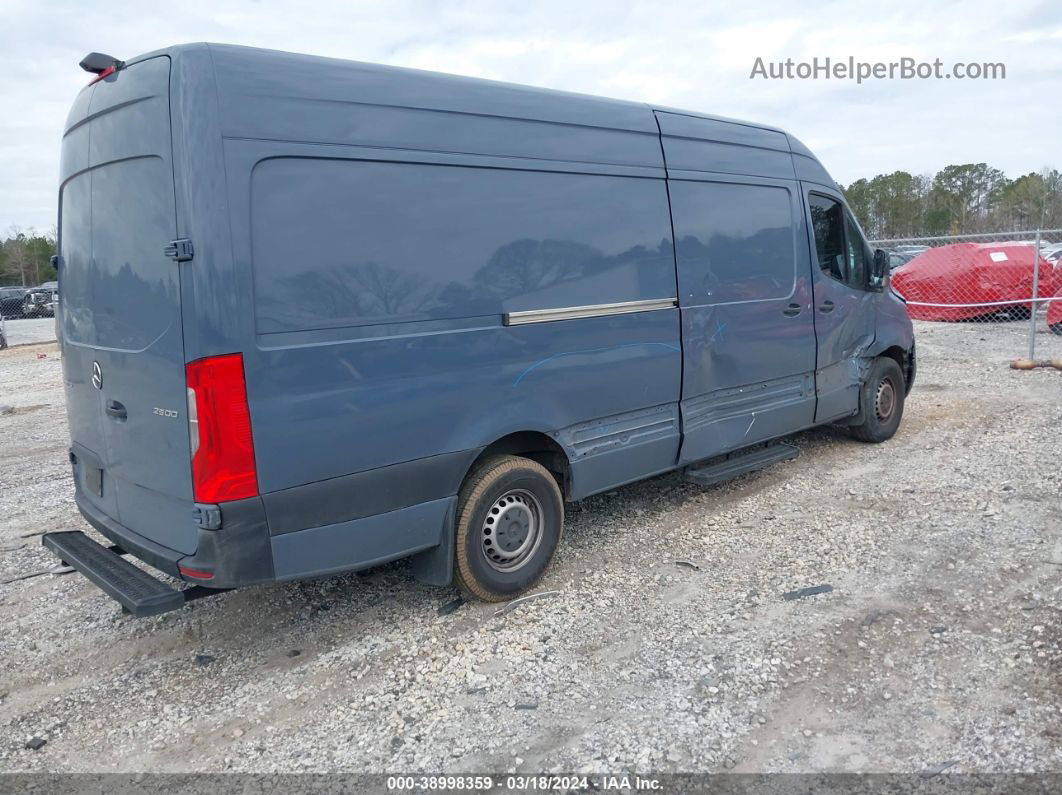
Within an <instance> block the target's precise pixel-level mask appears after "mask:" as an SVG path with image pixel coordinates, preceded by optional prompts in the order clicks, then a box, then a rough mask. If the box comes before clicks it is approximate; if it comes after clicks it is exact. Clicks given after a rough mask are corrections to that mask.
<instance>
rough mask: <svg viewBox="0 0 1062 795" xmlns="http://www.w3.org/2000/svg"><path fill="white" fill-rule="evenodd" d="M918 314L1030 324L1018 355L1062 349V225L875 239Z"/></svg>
mask: <svg viewBox="0 0 1062 795" xmlns="http://www.w3.org/2000/svg"><path fill="white" fill-rule="evenodd" d="M871 245H872V246H874V247H875V248H881V249H885V250H886V251H887V252H889V257H890V270H891V277H890V281H891V286H892V289H893V290H894V291H895V292H896V293H897V294H898V295H900V296H901V297H902V298H903V299H904V300H905V301H906V302H907V312H908V314H909V315H910V316H911V318H912V319H913V320H920V321H927V322H931V323H989V324H1000V325H1002V324H1007V325H1008V326H1009V327H1011V328H1013V324H1015V323H1024V324H1025V327H1024V329H1025V331H1024V334H1023V336H1024V340H1023V342H1024V344H1023V345H1021V346H1018V345H1015V348H1016V349H1015V350H1014V351H1013V356H1014V357H1015V358H1026V357H1027V358H1028V359H1035V358H1036V357H1037V355H1038V351H1039V353H1040V354H1044V355H1048V356H1052V355H1053V356H1059V355H1062V229H1044V230H1038V231H1035V232H997V233H988V234H971V235H949V236H944V237H919V238H896V239H886V240H874V241H871Z"/></svg>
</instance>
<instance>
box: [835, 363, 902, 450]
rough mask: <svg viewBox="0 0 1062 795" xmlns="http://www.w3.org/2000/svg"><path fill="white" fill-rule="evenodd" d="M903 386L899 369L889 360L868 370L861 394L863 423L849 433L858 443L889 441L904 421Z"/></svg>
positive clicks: (855, 426)
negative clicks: (901, 421)
mask: <svg viewBox="0 0 1062 795" xmlns="http://www.w3.org/2000/svg"><path fill="white" fill-rule="evenodd" d="M904 391H905V384H904V378H903V372H902V371H901V370H900V365H898V364H897V363H896V361H895V360H894V359H890V358H889V357H888V356H879V357H878V358H877V359H875V360H874V363H873V364H872V365H871V366H870V372H869V373H868V374H867V380H866V381H865V382H864V384H863V388H862V390H861V392H860V405H861V406H863V422H862V423H861V424H860V425H853V426H852V427H851V428H849V432H850V433H851V434H852V436H854V437H855V438H856V439H859V440H860V441H861V442H884V441H886V440H887V439H891V438H892V437H893V434H895V433H896V429H897V428H899V427H900V420H901V419H902V418H903V400H904Z"/></svg>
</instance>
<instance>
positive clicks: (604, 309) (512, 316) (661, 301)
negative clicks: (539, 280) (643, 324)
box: [505, 298, 678, 326]
mask: <svg viewBox="0 0 1062 795" xmlns="http://www.w3.org/2000/svg"><path fill="white" fill-rule="evenodd" d="M675 306H678V299H677V298H650V299H649V300H647V301H624V302H622V303H618V304H593V305H591V306H565V307H560V308H559V309H528V310H525V311H522V312H506V313H505V325H507V326H521V325H524V324H525V323H549V322H550V321H552V320H576V319H578V318H584V317H605V316H607V315H626V314H629V313H631V312H653V311H655V310H657V309H672V308H674V307H675Z"/></svg>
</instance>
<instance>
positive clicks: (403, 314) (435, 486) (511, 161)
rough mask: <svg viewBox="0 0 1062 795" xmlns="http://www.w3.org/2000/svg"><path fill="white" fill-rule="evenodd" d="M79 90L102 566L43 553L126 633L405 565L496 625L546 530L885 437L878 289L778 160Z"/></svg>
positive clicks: (782, 139) (460, 124) (388, 86)
mask: <svg viewBox="0 0 1062 795" xmlns="http://www.w3.org/2000/svg"><path fill="white" fill-rule="evenodd" d="M82 66H83V67H84V68H85V69H86V70H88V71H90V72H92V73H93V74H94V77H93V79H92V82H91V84H90V85H88V86H87V87H86V88H85V89H84V90H83V91H82V92H81V93H80V94H79V95H78V97H77V99H76V100H75V102H74V105H73V108H72V109H71V111H70V116H69V119H68V121H67V124H66V131H65V134H64V136H63V142H62V174H61V185H60V192H59V256H58V267H59V280H60V285H61V291H62V295H63V301H62V304H61V305H60V310H59V321H58V323H59V327H60V331H61V339H62V354H63V369H64V378H65V389H66V400H67V409H68V414H69V423H70V436H71V445H70V461H71V464H72V467H73V473H74V481H75V484H76V493H75V499H76V501H77V506H78V508H79V509H80V511H81V513H82V514H83V516H84V518H85V519H86V521H87V522H88V523H89V524H90V525H91V526H92V527H94V528H95V529H96V530H97V531H98V532H99V533H100V534H102V535H103V536H104V537H105V538H107V539H109V541H110V544H109V545H108V546H104V545H102V544H99V543H97V542H96V541H94V540H92V539H91V538H90V537H89V536H87V535H85V534H83V533H81V532H63V533H52V534H49V535H46V536H45V537H44V543H45V545H46V546H47V547H49V548H50V549H52V550H53V551H54V552H55V553H56V554H57V555H58V556H59V557H60V558H61V559H62V560H64V561H66V562H67V563H69V564H70V565H72V566H74V567H76V568H77V569H78V570H79V571H81V572H82V573H83V574H84V575H85V576H87V577H88V578H89V579H91V580H92V581H93V582H94V583H96V584H97V585H98V586H100V587H101V588H102V589H103V590H105V591H106V592H107V593H108V594H110V595H111V596H112V597H114V598H115V599H117V600H118V601H119V602H120V603H121V604H122V606H123V607H124V608H125V609H126V610H128V611H130V612H132V613H134V614H137V615H150V614H153V613H159V612H162V611H165V610H169V609H173V608H176V607H178V606H180V605H181V604H184V603H185V602H186V601H187V600H189V599H192V598H196V597H197V596H202V595H204V594H208V593H216V592H217V591H218V590H220V589H228V588H236V587H241V586H246V585H252V584H256V583H267V582H279V581H287V580H294V579H299V578H306V577H317V576H321V575H327V574H332V573H335V572H342V571H350V570H356V569H362V568H366V567H370V566H374V565H377V564H380V563H383V562H385V561H390V560H394V559H398V558H403V557H411V558H412V570H413V572H414V573H415V575H416V576H417V577H418V578H420V579H422V580H424V581H427V582H430V583H436V584H440V585H442V584H447V583H451V582H455V581H456V583H457V585H459V586H460V587H461V588H462V589H463V590H464V591H465V592H466V593H468V594H471V595H473V596H475V597H479V598H482V599H486V600H504V599H510V598H512V597H514V596H516V595H518V594H520V593H522V592H524V591H526V590H527V589H529V588H531V587H533V586H534V585H535V583H536V582H537V581H538V580H539V579H540V578H541V576H542V575H543V572H544V571H545V570H546V568H547V566H548V565H549V563H550V561H551V559H552V558H553V555H554V553H555V552H556V550H557V547H558V543H559V542H560V539H561V534H562V530H563V525H564V505H565V503H566V502H567V501H572V500H578V499H580V498H583V497H586V496H588V495H591V494H595V493H598V492H601V491H604V490H607V489H612V488H615V487H617V486H621V485H623V484H625V483H630V482H632V481H636V480H639V479H641V478H647V477H650V476H652V475H656V474H659V473H662V472H668V471H671V470H682V471H684V472H685V473H686V475H687V476H688V477H689V478H691V479H692V480H694V481H697V482H700V483H711V482H715V481H718V480H721V479H724V478H726V477H731V476H733V475H736V474H740V473H741V472H746V471H750V470H752V469H755V468H758V467H762V466H765V465H767V464H769V463H771V462H773V461H777V460H780V459H783V458H787V457H791V456H792V455H793V454H794V453H795V450H794V448H792V447H790V446H788V445H785V444H781V443H779V442H778V441H777V440H778V439H779V438H780V437H782V436H785V435H786V434H791V433H793V432H795V431H799V430H801V429H805V428H810V427H812V426H816V425H822V424H824V423H833V424H841V425H847V426H849V427H850V428H851V431H852V434H853V435H854V436H855V437H856V438H858V439H862V440H866V441H875V442H877V441H883V440H885V439H888V438H889V437H891V436H892V435H893V433H894V432H895V431H896V428H897V426H898V424H899V422H900V418H901V415H902V412H903V405H904V397H905V395H906V394H907V392H908V391H909V390H910V389H911V385H912V382H913V380H914V375H915V347H914V338H913V333H912V328H911V323H910V321H909V320H908V318H907V313H906V311H905V308H904V306H903V303H902V302H901V301H900V299H898V298H897V297H896V296H895V295H894V294H893V293H892V292H891V291H890V290H889V289H887V280H888V259H887V256H886V255H885V254H884V252H874V251H872V250H871V249H870V248H869V247H868V245H867V243H866V240H865V239H864V236H863V233H862V232H861V231H860V229H859V226H858V224H857V223H856V221H855V219H854V218H853V217H852V214H851V212H850V211H849V209H848V207H847V206H846V204H845V201H844V198H843V196H842V195H841V193H840V191H839V190H838V188H837V185H836V184H835V183H834V181H833V180H832V179H831V178H830V176H829V174H827V172H826V170H825V169H824V168H823V167H822V165H821V164H820V163H819V161H818V160H817V159H816V158H815V156H814V155H813V154H812V153H811V152H810V151H809V150H808V149H807V148H806V147H804V146H803V145H802V144H801V143H800V142H799V141H798V140H797V139H796V138H794V137H793V136H791V135H789V134H787V133H786V132H784V131H782V130H778V129H774V128H771V127H767V126H764V125H759V124H751V123H747V122H738V121H732V120H727V119H721V118H716V117H713V116H706V115H703V114H699V113H691V112H688V111H681V110H672V109H667V108H658V107H652V106H648V105H644V104H637V103H632V102H619V101H613V100H608V99H600V98H596V97H589V96H580V95H575V94H569V93H563V92H558V91H546V90H542V89H535V88H527V87H522V86H516V85H509V84H504V83H496V82H490V81H486V80H475V79H469V78H463V77H453V76H448V75H441V74H433V73H428V72H420V71H413V70H408V69H399V68H392V67H385V66H376V65H371V64H364V63H356V62H351V61H342V60H333V59H328V58H318V57H310V56H305V55H293V54H288V53H281V52H271V51H265V50H258V49H251V48H245V47H234V46H219V45H213V44H209V45H208V44H193V45H186V46H179V47H173V48H170V49H166V50H161V51H158V52H154V53H150V54H148V55H143V56H141V57H139V58H135V59H133V60H130V61H126V62H122V61H119V60H117V59H115V58H111V57H109V56H104V55H100V54H98V53H93V54H91V55H90V56H88V57H86V59H85V61H84V62H83V63H82ZM126 556H133V557H136V558H139V559H140V560H141V561H144V562H146V563H147V564H149V565H150V566H151V567H153V568H155V569H157V570H158V571H161V572H164V573H165V574H168V575H170V576H171V577H174V578H178V579H180V580H184V581H186V582H187V583H189V584H191V586H192V587H188V588H184V589H182V590H177V589H174V588H173V587H171V585H169V584H166V582H164V581H162V580H160V579H157V578H155V577H153V576H151V575H150V574H148V573H147V571H146V570H145V569H143V568H141V567H137V566H134V565H133V564H132V563H131V562H129V560H127V558H126Z"/></svg>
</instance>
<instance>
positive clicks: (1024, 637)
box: [0, 323, 1062, 773]
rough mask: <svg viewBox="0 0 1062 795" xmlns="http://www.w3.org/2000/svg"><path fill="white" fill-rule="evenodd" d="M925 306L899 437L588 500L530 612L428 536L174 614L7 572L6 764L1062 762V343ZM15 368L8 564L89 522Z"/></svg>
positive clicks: (533, 766)
mask: <svg viewBox="0 0 1062 795" xmlns="http://www.w3.org/2000/svg"><path fill="white" fill-rule="evenodd" d="M917 325H918V328H917V331H918V335H919V337H918V339H919V353H920V371H919V376H918V383H917V385H916V387H915V391H914V393H913V394H912V397H911V399H910V401H909V403H908V405H907V415H906V417H905V420H904V423H903V425H902V427H901V429H900V432H899V434H898V435H897V437H896V438H895V439H893V440H892V441H891V442H889V443H886V444H884V445H878V446H874V445H865V444H860V443H857V442H854V441H851V440H849V439H848V437H847V436H846V435H845V434H843V433H841V432H839V431H834V430H828V429H827V430H816V431H812V432H808V433H803V434H799V435H797V436H796V437H794V439H793V441H794V442H795V443H796V444H797V445H798V446H799V447H800V448H801V451H802V455H801V456H800V457H799V458H798V459H797V460H795V461H792V462H788V463H785V464H780V465H776V466H774V467H772V468H771V469H769V470H766V471H763V472H761V473H757V474H753V475H748V476H745V477H742V478H740V479H738V480H736V481H733V482H731V483H728V484H725V485H722V486H716V487H712V488H700V487H696V486H693V485H691V484H687V483H685V482H683V480H682V479H681V478H680V477H679V476H677V475H671V476H665V477H659V478H655V479H653V480H651V481H647V482H643V483H640V484H637V485H633V486H629V487H626V488H623V489H620V490H619V491H616V492H613V493H610V494H607V495H603V496H599V497H596V498H593V499H590V500H587V501H585V503H584V504H583V505H582V506H579V507H576V506H572V507H571V508H570V512H569V525H568V532H567V534H566V537H565V540H564V542H563V545H562V547H561V550H560V552H559V555H558V558H557V561H556V563H555V564H554V566H553V568H552V569H551V571H550V572H549V574H548V575H547V577H546V579H545V580H544V582H543V583H542V586H541V590H542V591H546V592H548V591H558V592H559V593H557V594H554V595H551V596H545V597H543V598H540V599H537V600H534V601H530V602H527V603H525V604H523V605H521V606H518V607H516V608H515V609H512V610H510V611H508V612H503V611H501V610H500V609H499V607H498V606H496V605H494V606H488V605H482V604H468V605H463V606H461V607H459V608H458V609H457V610H456V611H454V612H452V613H448V614H445V615H442V614H440V613H439V608H440V607H442V606H444V605H446V604H447V603H448V602H450V601H451V600H452V599H453V598H454V596H455V593H454V592H453V591H452V590H450V589H437V588H430V587H427V586H423V585H420V584H417V583H416V582H414V581H413V580H412V578H411V576H410V573H409V567H408V565H407V564H405V563H397V564H393V565H388V566H384V567H381V568H378V569H374V570H372V571H370V572H366V573H364V576H357V575H347V576H341V577H333V578H329V579H323V580H318V581H314V582H307V583H301V584H291V585H282V586H273V587H260V588H254V589H248V590H243V591H237V592H232V593H228V594H225V595H222V596H218V597H214V598H212V599H206V600H203V601H200V602H196V603H194V605H192V606H191V607H189V608H186V609H184V610H181V611H179V612H174V613H169V614H166V615H163V616H159V617H156V618H152V619H132V618H129V617H126V616H123V615H122V614H121V612H120V610H119V608H118V607H117V605H116V604H115V603H114V602H112V601H110V600H109V599H107V598H106V597H104V596H103V595H102V593H101V592H100V591H98V590H97V589H96V588H95V587H93V586H92V585H90V584H89V583H88V582H87V581H85V580H84V579H83V578H81V577H80V576H79V575H66V576H55V575H50V574H47V575H44V576H39V577H34V578H30V579H26V580H20V581H17V582H13V583H8V584H4V585H0V693H2V694H3V695H2V699H0V726H2V727H3V728H2V731H0V770H24V771H30V770H51V771H141V770H157V771H189V770H210V771H220V770H227V769H228V770H243V771H263V772H266V771H300V770H347V771H377V772H411V771H424V772H441V771H481V772H482V771H490V772H498V773H501V772H505V771H510V770H516V771H521V772H540V771H584V772H594V771H615V770H617V769H624V770H628V771H634V770H640V771H650V770H651V771H654V772H657V773H660V772H668V771H724V770H732V771H904V772H913V771H922V772H924V771H926V770H929V769H932V768H934V767H935V766H939V765H942V764H944V763H949V762H954V763H955V764H954V766H953V767H952V768H951V770H952V771H979V772H988V771H1030V772H1031V771H1049V770H1050V771H1062V565H1059V564H1062V498H1060V493H1062V475H1060V455H1059V454H1060V447H1059V443H1058V440H1059V429H1060V428H1062V372H1058V371H1055V370H1036V371H1032V372H1015V371H1011V370H1009V369H1007V367H1006V362H1007V360H1008V359H1009V358H1011V357H1012V356H1015V355H1020V354H1022V353H1023V352H1024V350H1025V343H1024V332H1025V329H1024V326H1021V327H1020V328H1019V327H1018V325H1017V324H1005V323H1000V324H993V325H985V326H978V325H970V324H954V325H952V324H917ZM1042 336H1043V345H1042V346H1041V350H1042V353H1043V354H1045V355H1050V354H1052V353H1053V354H1054V355H1056V356H1062V338H1052V337H1050V336H1049V335H1046V334H1045V335H1042ZM38 353H47V357H46V358H43V359H39V358H37V354H38ZM0 384H2V389H3V395H2V397H0V404H6V408H0V438H3V439H4V440H5V441H4V445H3V449H2V452H0V485H2V494H0V517H2V518H0V550H2V552H0V579H4V578H6V577H10V576H11V575H14V574H16V573H24V572H30V571H36V570H42V569H46V568H48V567H50V566H52V565H53V564H54V563H55V561H54V559H53V558H52V557H51V556H50V555H49V554H47V553H46V552H45V551H44V550H42V549H41V548H40V546H39V539H38V538H37V537H36V536H32V537H28V536H29V534H34V533H40V532H43V531H49V530H57V529H65V528H81V529H85V527H86V526H85V525H84V524H83V523H82V522H81V521H80V520H79V519H78V517H77V515H76V513H75V511H74V508H73V506H72V502H71V484H70V480H69V476H68V472H67V464H66V459H65V444H66V424H65V417H64V410H63V403H62V392H61V386H60V385H61V375H60V362H59V361H58V354H57V352H56V350H55V347H54V345H53V346H38V347H35V348H15V349H13V350H9V351H5V352H3V353H0ZM676 561H686V562H689V563H691V564H693V565H692V566H691V565H681V564H676ZM1052 561H1054V562H1052ZM822 584H829V585H832V586H833V590H832V592H830V593H825V594H821V595H818V596H812V597H808V598H801V599H795V600H791V601H786V600H784V599H783V598H782V594H783V593H785V592H789V591H793V590H795V589H798V588H804V587H808V586H816V585H822ZM31 737H40V738H42V739H44V740H47V744H46V745H44V746H43V747H42V748H41V749H40V750H37V751H34V750H29V749H27V748H26V747H25V744H26V742H27V740H29V739H30V738H31Z"/></svg>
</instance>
